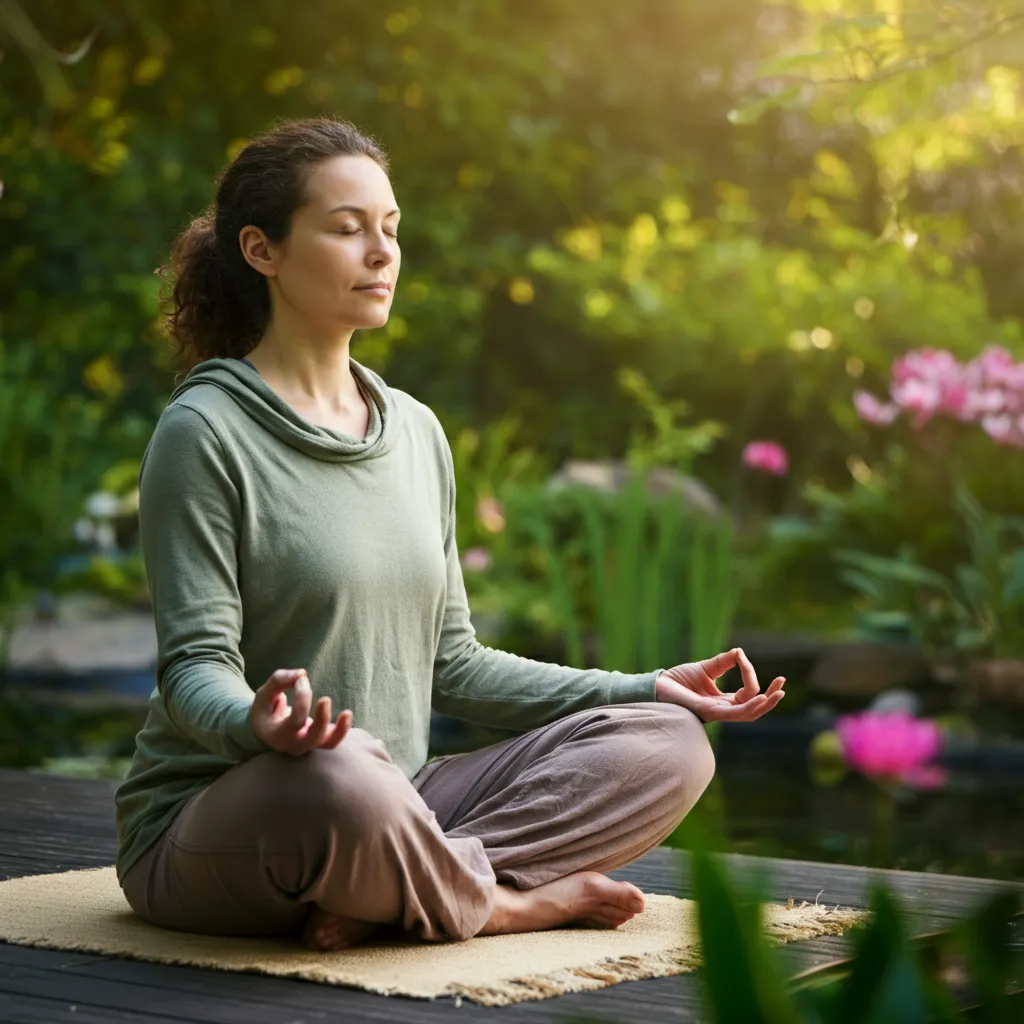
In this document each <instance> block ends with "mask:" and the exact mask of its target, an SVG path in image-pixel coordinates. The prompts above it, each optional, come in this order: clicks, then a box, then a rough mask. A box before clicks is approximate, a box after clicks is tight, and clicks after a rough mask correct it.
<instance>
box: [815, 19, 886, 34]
mask: <svg viewBox="0 0 1024 1024" xmlns="http://www.w3.org/2000/svg"><path fill="white" fill-rule="evenodd" d="M888 23H889V19H888V18H887V17H886V16H885V15H884V14H858V15H855V16H854V17H852V18H832V19H830V20H829V21H826V22H825V23H824V24H823V25H822V26H821V35H822V37H823V38H824V37H825V36H829V35H833V36H842V35H844V34H845V32H846V30H847V29H851V28H852V29H856V30H857V31H860V32H876V31H877V30H878V29H880V28H885V26H886V25H887V24H888Z"/></svg>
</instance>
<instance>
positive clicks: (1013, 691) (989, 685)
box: [964, 658, 1024, 704]
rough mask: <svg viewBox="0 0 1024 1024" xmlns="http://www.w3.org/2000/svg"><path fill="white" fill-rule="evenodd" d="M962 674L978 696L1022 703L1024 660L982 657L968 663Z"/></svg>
mask: <svg viewBox="0 0 1024 1024" xmlns="http://www.w3.org/2000/svg"><path fill="white" fill-rule="evenodd" d="M964 676H965V678H966V680H967V682H968V684H969V685H970V686H972V687H973V688H974V689H975V690H976V692H977V693H978V696H980V697H984V698H986V699H988V700H1004V701H1008V702H1009V703H1011V704H1024V660H1022V659H1020V658H984V659H980V658H979V659H977V660H975V661H972V662H970V663H969V664H968V666H967V669H966V671H965V673H964Z"/></svg>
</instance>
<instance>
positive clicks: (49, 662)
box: [6, 609, 157, 674]
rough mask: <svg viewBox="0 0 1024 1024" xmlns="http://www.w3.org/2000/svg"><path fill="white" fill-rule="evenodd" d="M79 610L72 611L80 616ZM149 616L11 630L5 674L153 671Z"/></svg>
mask: <svg viewBox="0 0 1024 1024" xmlns="http://www.w3.org/2000/svg"><path fill="white" fill-rule="evenodd" d="M80 610H81V609H76V611H80ZM156 656H157V643H156V627H155V625H154V623H153V615H152V613H149V612H119V613H117V614H111V615H105V616H104V617H103V618H94V619H88V618H85V617H78V616H77V615H76V616H75V617H73V618H70V620H67V619H65V620H63V621H62V620H60V619H58V620H57V621H42V622H24V623H22V624H21V625H20V626H18V627H17V628H16V629H15V630H14V634H13V635H12V637H11V646H10V649H9V651H8V658H7V666H6V667H7V670H8V671H9V672H10V673H12V674H19V673H25V672H30V673H44V672H50V673H54V674H61V673H66V672H67V673H76V674H77V673H83V672H90V671H93V670H98V669H135V668H148V667H150V666H154V665H156Z"/></svg>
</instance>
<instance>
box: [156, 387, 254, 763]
mask: <svg viewBox="0 0 1024 1024" xmlns="http://www.w3.org/2000/svg"><path fill="white" fill-rule="evenodd" d="M238 523H239V495H238V491H237V489H236V487H235V485H234V484H233V483H232V480H231V476H230V474H229V472H228V470H227V467H226V465H225V458H224V452H223V449H222V447H221V445H220V442H219V441H218V439H217V436H216V434H215V432H214V430H213V428H212V427H211V426H210V424H209V423H208V422H207V420H206V419H205V417H204V416H203V415H202V414H201V413H199V412H197V411H195V410H193V409H191V408H189V407H187V406H185V405H181V404H176V405H172V406H170V407H169V408H167V409H166V410H165V411H164V413H163V415H162V416H161V419H160V422H159V424H158V426H157V429H156V431H155V433H154V435H153V437H152V439H151V441H150V444H149V447H148V448H147V450H146V454H145V457H144V459H143V463H142V469H141V473H140V481H139V527H140V535H141V542H142V551H143V558H144V560H145V563H146V572H147V576H148V579H149V585H150V590H151V592H152V596H153V613H154V617H155V621H156V633H157V648H158V650H157V688H158V689H159V691H160V696H161V698H162V701H163V704H164V707H165V709H166V713H167V716H168V718H169V719H170V721H171V723H172V724H173V725H174V726H175V728H177V729H178V730H179V731H180V732H181V733H183V734H184V735H185V736H187V737H188V738H189V739H190V740H192V741H194V742H195V743H197V744H200V745H201V746H203V747H205V748H206V749H207V750H210V751H212V752H213V753H214V754H217V755H218V756H220V757H223V758H225V759H227V760H230V761H240V760H244V759H245V758H246V757H249V756H251V755H253V754H257V753H260V752H262V751H266V750H269V749H270V748H269V747H268V746H267V745H266V744H265V743H263V741H262V740H260V739H258V738H257V736H256V735H255V733H254V732H253V731H252V726H251V723H250V719H249V712H250V708H251V706H252V700H253V690H252V688H251V687H250V686H249V684H248V683H247V682H246V679H245V671H244V664H243V661H242V656H241V654H240V653H239V649H238V645H239V639H240V636H241V628H242V605H241V599H240V596H239V592H238V576H237V572H238V564H237V543H238Z"/></svg>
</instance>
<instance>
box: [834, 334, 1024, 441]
mask: <svg viewBox="0 0 1024 1024" xmlns="http://www.w3.org/2000/svg"><path fill="white" fill-rule="evenodd" d="M889 396H890V399H891V401H889V402H883V401H881V400H880V399H879V398H877V397H876V396H875V395H872V394H871V393H870V392H868V391H858V392H857V393H856V394H855V395H854V396H853V402H854V405H855V406H856V409H857V413H858V414H859V415H860V418H861V419H862V420H865V421H866V422H868V423H874V424H878V425H884V424H888V423H892V422H893V420H895V419H896V417H897V416H898V415H899V414H900V413H901V412H904V413H907V414H908V415H910V416H912V417H913V419H914V425H915V426H916V427H921V426H923V425H924V424H925V423H927V422H928V421H929V420H930V419H932V417H934V416H951V417H954V418H955V419H959V420H963V421H964V422H968V423H977V424H979V425H980V426H981V428H982V430H984V431H985V433H986V434H988V436H989V437H991V438H992V439H993V440H994V441H997V442H998V443H1000V444H1007V445H1014V446H1017V447H1024V362H1020V363H1018V362H1016V361H1015V360H1014V358H1013V356H1012V355H1010V353H1009V352H1008V351H1007V350H1006V349H1005V348H1001V347H1000V346H998V345H989V346H988V347H987V348H986V349H985V350H984V351H983V352H982V353H981V354H980V355H979V356H976V357H975V358H974V359H972V360H971V361H970V362H968V363H961V362H959V361H958V360H957V359H956V357H955V356H954V355H953V354H952V353H950V352H947V351H946V350H945V349H935V348H919V349H915V350H913V351H911V352H907V353H906V354H905V355H903V356H900V357H899V358H898V359H896V360H895V361H894V362H893V364H892V379H891V381H890V384H889Z"/></svg>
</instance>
